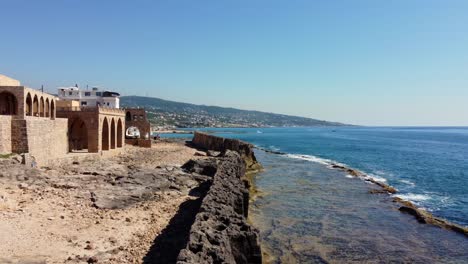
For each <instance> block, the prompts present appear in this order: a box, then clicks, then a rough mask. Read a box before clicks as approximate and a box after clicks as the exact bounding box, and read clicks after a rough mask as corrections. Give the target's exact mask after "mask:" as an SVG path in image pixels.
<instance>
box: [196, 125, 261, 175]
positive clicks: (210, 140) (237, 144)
mask: <svg viewBox="0 0 468 264" xmlns="http://www.w3.org/2000/svg"><path fill="white" fill-rule="evenodd" d="M192 143H193V145H195V146H196V147H199V148H202V149H206V150H216V151H221V152H225V151H226V150H232V151H235V152H237V153H239V154H240V155H241V156H242V158H243V159H244V160H245V162H246V164H247V168H248V169H258V167H261V166H260V164H259V163H258V162H257V159H256V158H255V155H254V152H253V145H252V144H249V143H247V142H244V141H241V140H237V139H229V138H222V137H217V136H214V135H210V134H206V133H202V132H195V134H194V136H193V139H192Z"/></svg>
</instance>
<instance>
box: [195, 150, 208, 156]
mask: <svg viewBox="0 0 468 264" xmlns="http://www.w3.org/2000/svg"><path fill="white" fill-rule="evenodd" d="M193 155H194V156H199V157H206V154H205V153H203V152H199V151H197V152H195V154H193Z"/></svg>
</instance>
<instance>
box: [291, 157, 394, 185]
mask: <svg viewBox="0 0 468 264" xmlns="http://www.w3.org/2000/svg"><path fill="white" fill-rule="evenodd" d="M284 156H286V157H289V158H292V159H300V160H306V161H311V162H315V163H319V164H322V165H326V166H327V167H328V168H329V169H336V167H337V166H339V167H342V168H350V167H349V166H348V165H346V164H344V163H340V162H337V161H334V160H331V159H325V158H320V157H317V156H313V155H302V154H285V155H284ZM353 171H356V170H353ZM356 172H357V171H356ZM359 174H360V176H359V178H362V179H363V180H371V181H376V182H381V183H386V182H387V179H385V178H384V177H382V176H378V175H376V174H372V173H363V172H359ZM379 174H383V173H379ZM345 177H346V178H355V177H356V176H355V175H351V174H347V175H346V176H345Z"/></svg>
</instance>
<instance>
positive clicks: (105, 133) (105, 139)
mask: <svg viewBox="0 0 468 264" xmlns="http://www.w3.org/2000/svg"><path fill="white" fill-rule="evenodd" d="M101 138H102V150H109V122H107V117H104V121H103V122H102V135H101Z"/></svg>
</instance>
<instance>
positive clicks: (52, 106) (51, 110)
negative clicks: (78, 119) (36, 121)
mask: <svg viewBox="0 0 468 264" xmlns="http://www.w3.org/2000/svg"><path fill="white" fill-rule="evenodd" d="M50 101H51V103H50V118H51V119H55V101H54V100H50Z"/></svg>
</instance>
